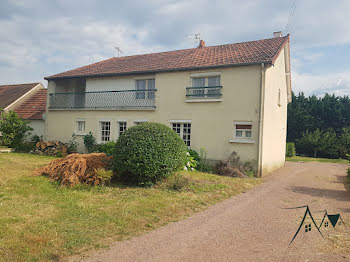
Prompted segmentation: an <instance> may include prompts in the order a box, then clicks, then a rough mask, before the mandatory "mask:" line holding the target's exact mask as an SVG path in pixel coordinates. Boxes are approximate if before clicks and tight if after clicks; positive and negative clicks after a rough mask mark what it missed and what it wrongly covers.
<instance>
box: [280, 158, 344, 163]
mask: <svg viewBox="0 0 350 262" xmlns="http://www.w3.org/2000/svg"><path fill="white" fill-rule="evenodd" d="M286 161H291V162H299V161H303V162H326V163H338V164H349V161H348V160H346V159H329V158H314V157H304V156H293V157H286Z"/></svg>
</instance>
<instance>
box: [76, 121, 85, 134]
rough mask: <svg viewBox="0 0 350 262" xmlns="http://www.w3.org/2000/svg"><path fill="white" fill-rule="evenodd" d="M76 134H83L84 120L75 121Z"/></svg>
mask: <svg viewBox="0 0 350 262" xmlns="http://www.w3.org/2000/svg"><path fill="white" fill-rule="evenodd" d="M76 123H77V133H78V134H79V133H84V132H85V121H84V120H77V122H76Z"/></svg>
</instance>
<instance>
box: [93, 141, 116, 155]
mask: <svg viewBox="0 0 350 262" xmlns="http://www.w3.org/2000/svg"><path fill="white" fill-rule="evenodd" d="M115 146H116V142H114V141H109V142H107V143H105V144H100V145H97V146H96V151H97V152H100V153H105V154H106V155H107V156H113V154H114V151H115Z"/></svg>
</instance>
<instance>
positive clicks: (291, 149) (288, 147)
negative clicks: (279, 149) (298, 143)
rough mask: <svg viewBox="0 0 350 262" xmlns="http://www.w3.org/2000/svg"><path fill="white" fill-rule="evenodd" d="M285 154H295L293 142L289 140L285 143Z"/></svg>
mask: <svg viewBox="0 0 350 262" xmlns="http://www.w3.org/2000/svg"><path fill="white" fill-rule="evenodd" d="M286 156H287V157H293V156H295V144H294V143H292V142H289V143H287V144H286Z"/></svg>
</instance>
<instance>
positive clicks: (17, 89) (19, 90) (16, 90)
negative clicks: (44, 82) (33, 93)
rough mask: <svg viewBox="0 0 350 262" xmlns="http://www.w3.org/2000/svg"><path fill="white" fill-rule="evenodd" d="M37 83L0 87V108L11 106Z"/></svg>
mask: <svg viewBox="0 0 350 262" xmlns="http://www.w3.org/2000/svg"><path fill="white" fill-rule="evenodd" d="M38 84H39V83H30V84H17V85H3V86H1V85H0V108H2V109H4V108H6V107H7V106H9V105H11V104H12V103H13V102H15V101H16V100H17V99H19V98H20V97H21V96H23V95H24V94H25V93H27V92H28V91H30V90H31V89H33V88H34V87H36V86H37V85H38Z"/></svg>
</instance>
